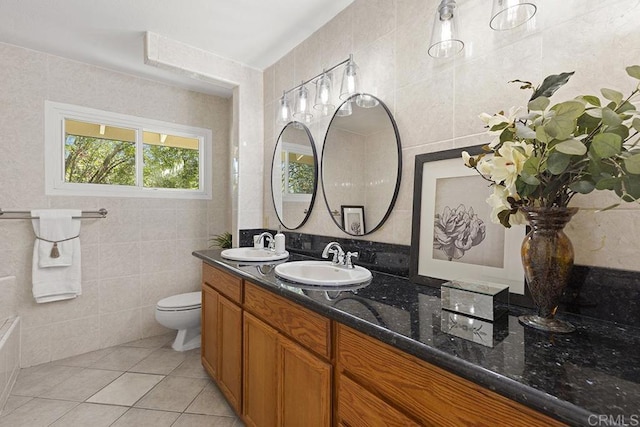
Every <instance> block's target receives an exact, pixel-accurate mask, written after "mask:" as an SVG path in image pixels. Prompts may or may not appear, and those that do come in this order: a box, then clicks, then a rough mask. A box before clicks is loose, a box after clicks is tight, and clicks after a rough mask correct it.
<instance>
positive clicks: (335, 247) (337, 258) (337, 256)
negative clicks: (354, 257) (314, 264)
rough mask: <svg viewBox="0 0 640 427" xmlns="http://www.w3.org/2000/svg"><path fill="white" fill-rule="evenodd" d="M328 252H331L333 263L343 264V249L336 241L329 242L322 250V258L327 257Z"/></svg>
mask: <svg viewBox="0 0 640 427" xmlns="http://www.w3.org/2000/svg"><path fill="white" fill-rule="evenodd" d="M329 254H333V260H332V261H331V262H332V263H334V264H344V251H343V250H342V248H341V247H340V244H339V243H338V242H330V243H329V244H328V245H327V246H325V247H324V250H323V251H322V258H329Z"/></svg>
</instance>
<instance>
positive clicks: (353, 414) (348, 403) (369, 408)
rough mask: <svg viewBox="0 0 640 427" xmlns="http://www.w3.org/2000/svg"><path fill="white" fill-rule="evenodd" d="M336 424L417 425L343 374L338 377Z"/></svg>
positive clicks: (359, 426) (373, 426)
mask: <svg viewBox="0 0 640 427" xmlns="http://www.w3.org/2000/svg"><path fill="white" fill-rule="evenodd" d="M337 410H338V424H339V425H348V426H350V427H413V426H415V427H418V425H419V424H417V423H416V422H415V421H413V420H412V419H410V418H409V417H407V416H406V415H404V414H403V413H401V412H400V411H398V410H397V409H396V408H394V407H393V406H391V405H389V404H388V403H387V402H385V401H384V400H382V399H380V398H378V397H377V396H374V395H373V394H371V393H370V392H368V391H367V390H365V389H364V388H363V387H361V386H360V385H358V384H357V383H355V382H354V381H352V380H351V379H349V378H348V377H347V376H345V375H339V378H338V408H337Z"/></svg>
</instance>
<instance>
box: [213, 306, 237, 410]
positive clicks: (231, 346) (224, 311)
mask: <svg viewBox="0 0 640 427" xmlns="http://www.w3.org/2000/svg"><path fill="white" fill-rule="evenodd" d="M218 345H219V346H218V385H219V386H220V389H221V390H222V391H223V393H224V394H225V396H226V397H227V400H228V401H229V404H230V405H231V406H232V407H233V409H235V410H236V412H237V413H240V412H241V405H240V403H241V402H242V400H241V397H242V309H241V308H240V307H238V306H237V305H235V304H234V303H233V302H231V301H229V300H228V299H227V298H225V297H223V296H222V295H219V296H218Z"/></svg>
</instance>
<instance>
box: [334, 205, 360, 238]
mask: <svg viewBox="0 0 640 427" xmlns="http://www.w3.org/2000/svg"><path fill="white" fill-rule="evenodd" d="M347 216H349V217H353V216H355V217H356V218H357V221H354V222H353V223H351V224H348V223H347ZM340 217H341V221H340V222H341V225H342V229H343V230H344V231H345V232H346V233H349V234H352V235H354V236H364V235H365V234H366V226H365V222H364V206H362V205H340ZM356 223H358V224H359V228H355V227H356V225H354V224H356ZM347 227H348V228H349V229H348V230H347Z"/></svg>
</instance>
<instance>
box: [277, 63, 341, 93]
mask: <svg viewBox="0 0 640 427" xmlns="http://www.w3.org/2000/svg"><path fill="white" fill-rule="evenodd" d="M352 59H353V54H349V57H348V58H347V59H345V60H344V61H342V62H339V63H337V64H336V65H334V66H333V67H331V68H325V69H323V70H322V72H321V73H319V74H316V75H315V76H313V77H311V78H310V79H309V80H306V81H303V82H302V83H300V84H299V85H297V86H294V87H292V88H291V89H289V90H285V91H283V92H282V95H286V94H288V93H289V92H293V91H294V90H296V89H298V88H299V87H301V86H304V85H306V84H307V83H311V82H312V81H314V80H315V79H317V78H318V77H320V76H321V75H323V74H325V73H330V72H331V71H333V70H335V69H336V68H338V67H339V66H341V65H344V64H346V63H347V62H349V61H350V60H352Z"/></svg>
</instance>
